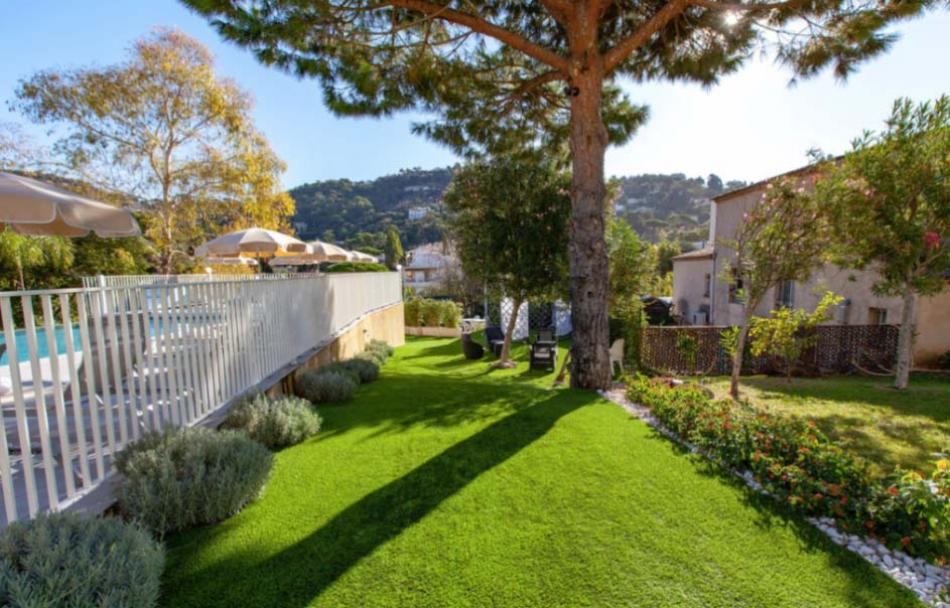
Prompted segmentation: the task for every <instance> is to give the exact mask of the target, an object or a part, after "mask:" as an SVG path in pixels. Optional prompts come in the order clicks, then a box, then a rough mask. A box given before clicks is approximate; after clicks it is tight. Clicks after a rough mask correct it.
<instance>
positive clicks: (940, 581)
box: [598, 388, 950, 608]
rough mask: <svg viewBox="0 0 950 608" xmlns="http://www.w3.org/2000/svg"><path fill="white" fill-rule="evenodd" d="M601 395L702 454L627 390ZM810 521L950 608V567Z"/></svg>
mask: <svg viewBox="0 0 950 608" xmlns="http://www.w3.org/2000/svg"><path fill="white" fill-rule="evenodd" d="M598 392H599V393H600V395H601V396H602V397H603V398H604V399H607V400H608V401H610V402H612V403H615V404H617V405H619V406H620V407H622V408H623V409H624V410H626V411H627V412H629V413H630V414H632V415H633V416H636V417H637V418H639V419H640V420H643V421H644V422H646V423H647V424H649V425H650V426H652V427H653V428H655V429H656V430H657V431H659V432H660V433H662V434H663V435H665V436H666V437H668V438H670V439H672V440H673V441H675V442H676V443H679V444H680V445H684V446H686V447H688V448H689V449H690V451H692V452H694V453H702V452H701V450H699V448H698V447H697V446H695V445H693V444H691V443H689V442H688V441H683V440H682V439H680V438H679V437H678V436H677V435H676V433H674V432H673V431H671V430H670V429H668V428H666V427H665V426H664V425H663V424H662V423H661V422H660V421H659V420H657V419H656V417H655V416H654V415H653V414H652V413H651V412H650V410H649V408H646V407H644V406H642V405H640V404H638V403H633V402H632V401H630V400H629V399H627V396H626V391H625V389H622V388H614V389H611V390H608V391H598ZM707 457H708V455H707ZM733 473H735V475H736V476H738V477H739V478H741V479H742V480H743V481H745V483H746V485H748V486H749V487H750V488H752V489H754V490H755V491H757V492H761V493H763V494H768V492H767V491H766V490H765V489H764V488H763V487H762V486H761V484H759V483H758V482H757V481H756V480H755V478H754V476H753V475H752V472H751V471H733ZM807 520H808V522H809V523H810V524H812V525H813V526H815V527H816V528H818V529H819V530H821V531H822V532H824V533H825V534H827V535H828V537H829V538H831V540H832V541H833V542H834V543H836V544H838V545H841V546H842V547H845V548H846V549H848V550H850V551H852V552H854V553H857V554H858V555H860V556H861V557H863V558H864V559H865V560H867V561H868V562H870V563H871V564H872V565H874V566H875V567H876V568H877V569H878V570H880V571H882V572H884V573H885V574H887V575H888V576H890V577H891V578H892V579H894V580H895V581H897V582H898V583H900V584H902V585H904V586H905V587H907V588H908V589H910V590H911V591H913V592H914V593H916V594H917V597H919V598H920V599H921V600H922V601H923V602H924V603H926V604H927V605H929V606H933V607H934V608H950V567H939V566H935V565H933V564H930V563H928V562H926V561H925V560H923V559H921V558H914V557H911V556H910V555H907V554H906V553H903V552H902V551H892V550H890V549H888V548H887V547H886V546H885V545H884V544H883V543H881V542H879V541H877V540H875V539H873V538H864V537H861V536H857V535H855V534H848V533H845V532H842V531H840V530H838V528H837V527H836V526H835V522H834V519H832V518H830V517H809V518H807Z"/></svg>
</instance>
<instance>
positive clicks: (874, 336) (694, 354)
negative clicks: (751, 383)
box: [641, 325, 898, 374]
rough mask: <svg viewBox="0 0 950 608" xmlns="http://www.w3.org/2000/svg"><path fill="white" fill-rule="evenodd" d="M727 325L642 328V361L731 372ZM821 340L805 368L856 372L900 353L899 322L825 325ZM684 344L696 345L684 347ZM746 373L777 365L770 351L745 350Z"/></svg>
mask: <svg viewBox="0 0 950 608" xmlns="http://www.w3.org/2000/svg"><path fill="white" fill-rule="evenodd" d="M726 329H728V328H727V327H723V326H701V327H699V326H697V327H692V326H680V327H669V326H651V327H647V328H644V330H643V346H642V351H641V359H642V362H643V364H644V365H645V366H646V367H648V368H650V369H654V370H657V371H661V372H668V373H677V374H727V373H729V371H730V369H731V363H730V359H729V356H728V354H727V353H726V352H725V350H724V349H723V347H722V332H723V331H724V330H726ZM814 331H815V332H816V333H817V338H818V339H817V341H816V343H815V345H814V346H813V347H812V348H809V349H808V350H807V351H805V352H804V353H803V354H802V356H801V357H800V358H799V361H798V365H797V367H798V368H799V369H800V370H808V371H814V372H825V373H851V372H854V371H857V367H858V366H861V367H863V368H872V369H875V370H881V369H886V368H889V367H893V365H894V362H895V360H896V354H897V333H898V326H897V325H820V326H818V327H817V328H815V330H814ZM684 344H691V345H694V346H695V348H686V349H684V348H682V347H683V345H684ZM744 362H745V366H744V369H743V373H767V372H772V371H775V368H776V364H775V361H774V360H772V359H771V358H769V357H752V356H751V355H749V354H748V353H746V357H745V358H744Z"/></svg>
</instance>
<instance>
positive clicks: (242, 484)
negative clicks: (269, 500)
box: [116, 428, 274, 536]
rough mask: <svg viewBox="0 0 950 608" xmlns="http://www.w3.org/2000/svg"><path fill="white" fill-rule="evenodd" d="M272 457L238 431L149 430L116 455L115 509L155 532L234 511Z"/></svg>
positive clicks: (253, 491)
mask: <svg viewBox="0 0 950 608" xmlns="http://www.w3.org/2000/svg"><path fill="white" fill-rule="evenodd" d="M273 458H274V457H273V455H271V453H270V452H269V451H268V450H267V448H265V447H264V446H263V445H261V444H259V443H257V442H256V441H253V440H252V439H250V438H248V437H247V435H245V434H244V433H243V432H239V431H218V432H216V431H212V430H210V429H204V428H188V429H172V430H168V431H166V432H164V433H149V434H148V435H145V436H144V437H142V438H141V439H139V440H138V441H135V442H134V443H132V444H130V445H129V446H128V447H127V448H126V449H125V450H123V451H122V452H120V453H119V454H118V455H117V456H116V468H117V469H118V470H119V472H120V473H122V475H123V476H124V477H125V478H124V479H123V481H122V483H121V484H120V485H119V488H118V490H117V496H116V497H117V498H118V501H119V507H120V508H121V509H122V512H123V513H125V514H126V515H127V516H128V517H129V518H131V519H132V520H134V521H138V522H140V523H141V524H142V525H143V526H145V527H146V528H148V529H149V530H151V531H153V532H155V533H156V534H158V535H159V536H161V535H164V534H165V533H166V532H171V531H173V530H183V529H186V528H190V527H192V526H198V525H203V524H212V523H215V522H218V521H221V520H223V519H226V518H228V517H230V516H231V515H234V514H235V513H237V512H238V511H240V510H241V509H242V508H243V507H244V505H246V504H247V503H248V502H250V501H251V500H252V499H254V498H255V497H256V496H257V495H258V494H260V492H261V488H263V487H264V483H266V481H267V477H268V476H269V475H270V469H271V465H272V463H273Z"/></svg>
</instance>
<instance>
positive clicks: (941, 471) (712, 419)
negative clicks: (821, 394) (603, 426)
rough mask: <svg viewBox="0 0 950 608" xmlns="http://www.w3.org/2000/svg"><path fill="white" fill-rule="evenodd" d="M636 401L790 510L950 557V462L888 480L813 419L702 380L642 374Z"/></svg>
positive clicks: (940, 559) (923, 553)
mask: <svg viewBox="0 0 950 608" xmlns="http://www.w3.org/2000/svg"><path fill="white" fill-rule="evenodd" d="M627 396H628V398H629V399H630V400H631V401H634V402H637V403H641V404H643V405H645V406H647V407H649V408H650V409H651V411H652V413H653V415H654V416H655V417H656V418H657V420H658V421H659V422H661V423H662V424H663V425H664V426H665V427H667V428H668V429H669V430H670V431H672V432H673V433H675V434H676V435H677V436H678V437H679V438H680V439H682V440H684V441H688V442H690V443H692V444H694V445H695V446H696V447H697V448H698V449H700V450H702V451H703V452H705V453H706V454H707V455H708V456H710V457H711V458H713V459H715V460H716V461H718V462H720V463H721V464H723V465H724V466H728V467H730V468H732V469H735V470H738V471H748V472H749V473H751V475H752V477H753V478H754V480H755V482H756V483H758V484H759V485H761V487H762V488H763V489H764V490H765V491H767V492H768V493H769V494H771V495H772V496H774V497H776V498H777V499H779V500H782V501H783V502H785V503H786V504H787V505H788V506H789V507H791V508H793V509H795V510H797V511H800V512H802V513H804V514H806V515H809V516H812V517H830V518H833V519H834V520H835V522H836V524H837V526H838V528H839V529H841V530H843V531H845V532H848V533H851V534H861V535H866V536H869V537H871V538H874V539H876V540H878V541H880V542H881V543H883V544H885V545H886V546H888V547H889V548H891V549H896V550H901V551H903V552H905V553H908V554H910V555H914V556H919V557H923V558H925V559H927V560H929V561H931V562H932V563H935V564H938V565H944V564H945V563H946V562H947V559H948V557H950V462H948V461H946V460H942V461H938V463H937V468H936V471H935V472H934V474H933V475H932V477H931V478H930V479H925V478H924V477H923V476H922V475H921V474H919V473H915V472H906V471H900V470H898V471H895V472H894V474H893V475H892V476H890V477H889V478H887V479H885V480H884V481H883V482H882V481H879V480H875V479H873V478H872V477H871V476H870V475H869V473H868V470H867V465H866V464H865V463H864V462H863V461H862V460H861V459H860V458H857V457H855V456H853V455H851V454H850V453H849V452H847V451H846V450H844V449H842V448H841V447H840V446H838V445H836V444H835V443H833V442H832V441H830V440H829V439H828V438H827V437H826V436H825V435H823V434H822V433H821V431H819V430H818V429H817V428H815V426H814V424H813V423H809V422H805V421H801V420H797V419H789V418H785V417H780V416H774V415H770V414H766V413H762V412H760V411H757V410H755V409H753V408H752V407H750V406H748V405H745V404H741V403H739V404H736V403H733V402H731V401H713V400H712V399H711V398H710V396H709V395H708V394H707V393H706V392H705V391H704V390H703V389H701V388H700V387H698V386H696V385H689V384H687V385H681V386H672V385H671V383H669V382H667V381H662V380H651V379H649V378H646V377H643V376H639V377H637V378H635V379H633V380H632V381H631V382H630V385H629V388H628V393H627Z"/></svg>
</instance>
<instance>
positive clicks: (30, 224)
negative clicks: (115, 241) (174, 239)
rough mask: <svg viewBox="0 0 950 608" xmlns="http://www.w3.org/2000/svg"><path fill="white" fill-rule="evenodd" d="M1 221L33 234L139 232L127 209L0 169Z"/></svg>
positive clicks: (65, 234) (106, 235)
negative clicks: (0, 170) (3, 171)
mask: <svg viewBox="0 0 950 608" xmlns="http://www.w3.org/2000/svg"><path fill="white" fill-rule="evenodd" d="M0 223H3V224H6V225H7V226H9V227H10V228H12V229H13V231H14V232H17V233H19V234H26V235H32V236H73V237H78V236H86V235H87V234H89V233H90V232H95V233H96V234H98V235H99V236H102V237H120V236H137V235H139V234H141V231H140V230H139V225H138V223H137V222H136V221H135V218H134V217H132V214H131V213H130V212H129V210H128V209H122V208H119V207H114V206H112V205H108V204H106V203H100V202H98V201H94V200H92V199H88V198H85V197H83V196H79V195H78V194H75V193H74V192H70V191H69V190H65V189H63V188H60V187H59V186H54V185H53V184H49V183H46V182H42V181H39V180H36V179H33V178H30V177H24V176H22V175H14V174H12V173H2V172H0Z"/></svg>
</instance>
